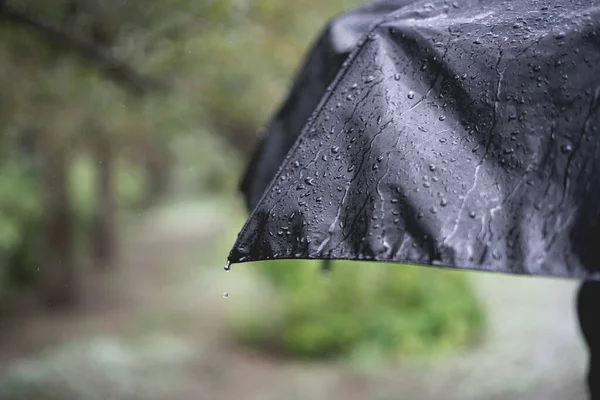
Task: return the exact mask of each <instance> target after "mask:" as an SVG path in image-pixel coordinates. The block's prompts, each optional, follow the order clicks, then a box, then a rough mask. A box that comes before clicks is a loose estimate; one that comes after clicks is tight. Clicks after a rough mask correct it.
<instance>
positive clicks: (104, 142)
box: [91, 133, 117, 270]
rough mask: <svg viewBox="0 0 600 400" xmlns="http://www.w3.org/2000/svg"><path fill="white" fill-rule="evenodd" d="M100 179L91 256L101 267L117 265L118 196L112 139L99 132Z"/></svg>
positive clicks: (97, 152) (96, 147)
mask: <svg viewBox="0 0 600 400" xmlns="http://www.w3.org/2000/svg"><path fill="white" fill-rule="evenodd" d="M93 150H94V156H95V159H96V168H97V174H98V175H97V179H96V184H97V186H96V198H97V199H98V203H97V209H96V213H95V215H94V221H93V226H92V246H91V247H92V255H93V257H94V261H95V263H96V266H97V267H98V268H99V269H103V270H105V269H110V268H112V267H114V266H115V260H116V252H117V229H116V228H117V204H116V196H115V179H114V175H115V168H114V167H115V165H114V161H115V160H114V154H113V148H112V144H111V142H110V139H109V138H108V137H107V136H106V135H104V134H102V133H98V134H97V136H96V138H95V143H94V149H93Z"/></svg>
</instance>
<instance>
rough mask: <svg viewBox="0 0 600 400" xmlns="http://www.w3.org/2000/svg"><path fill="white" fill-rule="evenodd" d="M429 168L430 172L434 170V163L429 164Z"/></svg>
mask: <svg viewBox="0 0 600 400" xmlns="http://www.w3.org/2000/svg"><path fill="white" fill-rule="evenodd" d="M429 170H430V171H431V172H433V171H435V165H433V164H429Z"/></svg>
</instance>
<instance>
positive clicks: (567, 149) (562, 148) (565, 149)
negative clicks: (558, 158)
mask: <svg viewBox="0 0 600 400" xmlns="http://www.w3.org/2000/svg"><path fill="white" fill-rule="evenodd" d="M560 151H561V153H563V154H568V153H570V152H572V151H573V146H572V145H571V143H565V144H563V145H562V146H560Z"/></svg>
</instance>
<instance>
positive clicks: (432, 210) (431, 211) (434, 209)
mask: <svg viewBox="0 0 600 400" xmlns="http://www.w3.org/2000/svg"><path fill="white" fill-rule="evenodd" d="M429 212H430V213H432V214H435V213H437V208H435V207H431V208H430V209H429Z"/></svg>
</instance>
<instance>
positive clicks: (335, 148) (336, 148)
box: [331, 146, 340, 154]
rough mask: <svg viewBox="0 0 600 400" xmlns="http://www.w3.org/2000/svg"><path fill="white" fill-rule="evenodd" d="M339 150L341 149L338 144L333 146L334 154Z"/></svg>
mask: <svg viewBox="0 0 600 400" xmlns="http://www.w3.org/2000/svg"><path fill="white" fill-rule="evenodd" d="M339 151H340V148H339V147H338V146H334V147H332V148H331V152H332V153H333V154H337V153H338V152H339Z"/></svg>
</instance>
